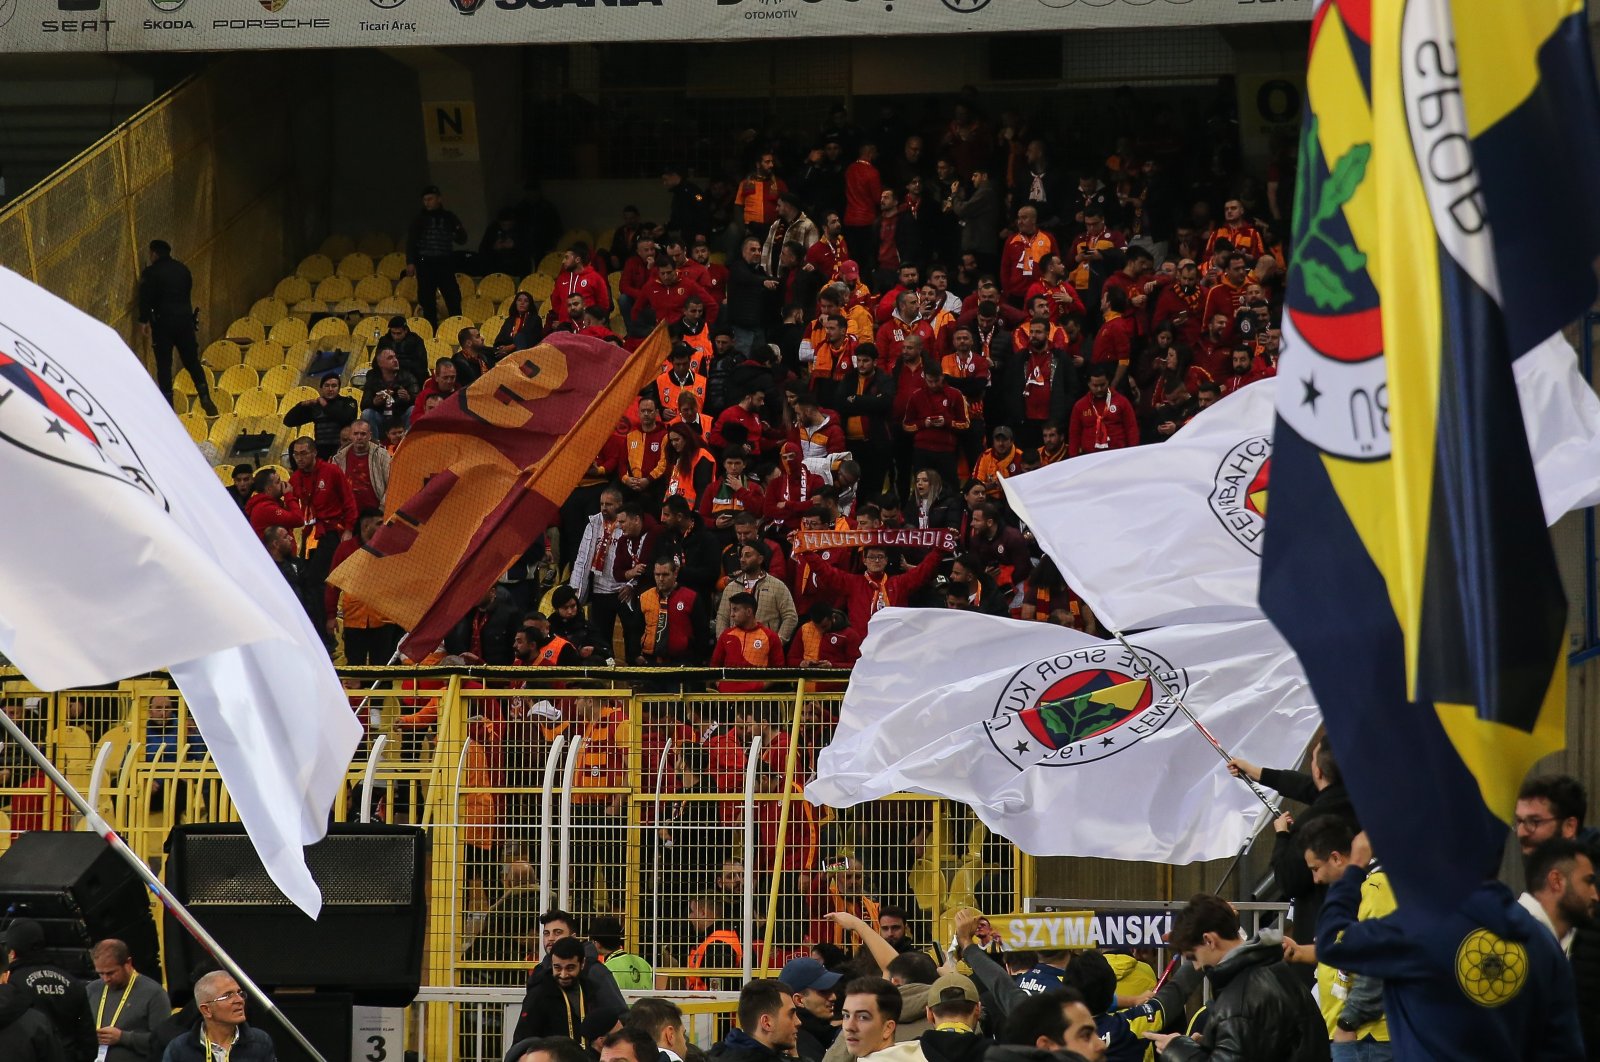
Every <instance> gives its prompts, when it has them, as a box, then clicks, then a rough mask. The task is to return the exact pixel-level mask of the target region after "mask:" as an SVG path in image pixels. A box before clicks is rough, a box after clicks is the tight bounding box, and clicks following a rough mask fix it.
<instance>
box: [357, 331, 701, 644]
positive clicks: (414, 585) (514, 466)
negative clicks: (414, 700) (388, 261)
mask: <svg viewBox="0 0 1600 1062" xmlns="http://www.w3.org/2000/svg"><path fill="white" fill-rule="evenodd" d="M670 346H671V340H670V339H669V337H668V336H667V332H666V329H665V328H664V327H662V328H657V329H656V330H655V332H653V333H652V334H651V335H650V338H648V339H646V340H645V342H644V344H643V345H642V346H640V347H639V349H638V350H636V351H634V352H633V353H632V354H630V353H628V351H627V350H625V349H623V348H622V347H619V346H616V345H615V344H612V343H604V342H601V341H600V340H598V339H592V338H590V337H588V336H579V335H571V334H567V333H557V334H555V335H552V336H548V337H546V338H545V340H544V341H543V342H541V343H540V344H539V345H538V346H536V347H534V348H533V349H532V350H522V351H517V352H516V353H514V354H509V355H507V356H506V357H505V358H503V359H502V360H501V361H500V363H499V364H498V365H496V366H495V367H494V368H493V369H491V370H489V371H488V372H487V373H485V374H484V375H483V376H482V377H480V378H479V379H478V380H477V381H476V382H474V383H473V385H472V386H471V387H468V388H466V389H464V390H462V391H458V392H457V393H456V394H454V395H452V396H451V397H450V398H448V399H446V400H445V401H444V402H442V403H440V404H439V405H437V406H435V407H434V409H433V411H432V412H430V413H429V414H428V415H427V416H425V417H419V418H418V419H417V421H416V423H415V424H413V426H412V428H411V431H410V433H409V434H408V435H407V436H406V440H405V442H404V443H402V444H401V446H400V449H399V450H397V451H396V452H395V459H394V468H393V470H392V471H391V472H390V475H389V487H388V491H387V499H386V502H387V504H386V507H385V508H386V511H385V513H384V521H383V527H382V528H381V529H380V530H379V531H378V533H377V534H376V535H375V536H373V539H372V541H371V542H369V543H368V544H367V545H366V546H365V547H364V548H363V549H361V550H358V551H357V552H355V553H353V554H351V556H350V557H349V559H348V560H346V561H345V562H344V563H343V564H341V565H339V567H338V569H337V570H335V571H334V573H333V575H332V576H331V581H332V582H333V583H334V585H336V586H339V587H341V588H342V589H345V590H348V591H350V593H351V594H353V595H354V596H356V597H359V598H360V599H361V600H362V601H364V602H366V603H367V604H369V605H371V606H372V607H373V608H375V609H377V610H378V611H379V612H381V613H383V614H384V615H386V616H392V617H394V619H395V620H396V621H398V622H399V623H401V624H403V625H404V626H405V628H406V629H407V630H408V631H410V632H411V633H410V634H408V635H407V636H406V640H405V641H404V642H403V643H402V644H401V649H402V650H403V651H404V652H405V654H406V655H407V656H408V657H410V658H411V659H413V660H420V659H421V658H422V657H424V656H426V655H427V654H428V653H430V652H432V651H433V650H434V649H435V648H436V647H437V646H438V645H439V642H440V641H441V640H442V639H443V638H444V636H445V634H446V633H447V632H448V631H449V630H450V628H451V627H452V626H454V625H455V624H456V623H457V622H458V621H459V620H460V619H461V617H462V616H464V615H466V613H467V611H468V610H469V609H471V607H472V606H473V605H474V604H475V603H476V602H477V601H479V600H480V599H481V598H482V597H483V595H484V593H485V592H486V591H487V590H488V589H489V587H491V586H492V585H494V582H495V580H496V579H498V578H499V577H500V575H501V573H502V572H504V571H505V570H506V568H507V567H508V566H509V565H510V564H511V562H512V561H514V560H516V559H517V558H518V557H520V556H521V555H522V554H523V553H524V552H525V551H526V550H527V548H528V546H529V545H531V544H532V543H533V541H534V539H536V538H537V537H538V536H539V535H541V534H543V533H544V531H545V529H546V528H547V527H549V526H550V525H551V524H552V523H553V522H554V521H555V519H556V516H557V513H558V511H559V510H560V508H561V503H562V502H563V501H565V500H566V498H567V495H568V494H570V493H571V492H572V489H573V488H574V487H576V486H577V485H578V481H579V480H580V479H581V478H582V477H583V475H584V473H585V472H586V471H588V469H589V467H590V466H591V465H592V464H593V462H594V456H595V454H597V453H599V452H600V448H601V446H602V445H603V444H604V442H605V439H606V437H607V436H608V435H609V434H610V433H611V432H612V431H613V430H614V429H615V428H616V426H617V420H618V418H619V417H621V416H622V414H623V413H624V412H625V411H626V410H627V408H628V406H629V405H630V404H631V403H632V402H633V399H634V397H635V396H636V395H638V393H639V391H640V390H642V389H643V388H644V387H645V386H646V385H647V384H648V383H649V381H650V379H651V378H652V377H653V376H654V375H655V373H656V372H657V371H658V370H659V369H660V367H661V364H662V363H663V362H664V361H665V360H666V355H667V350H668V348H669V347H670Z"/></svg>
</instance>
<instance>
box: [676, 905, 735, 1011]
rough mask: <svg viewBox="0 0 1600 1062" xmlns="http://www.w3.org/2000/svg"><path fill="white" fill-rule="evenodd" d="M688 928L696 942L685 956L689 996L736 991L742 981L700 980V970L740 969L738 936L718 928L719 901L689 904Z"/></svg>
mask: <svg viewBox="0 0 1600 1062" xmlns="http://www.w3.org/2000/svg"><path fill="white" fill-rule="evenodd" d="M689 925H690V926H691V927H693V929H694V932H695V935H697V936H698V937H699V938H700V943H698V944H696V945H695V946H694V948H693V950H691V951H690V952H689V959H688V962H687V963H685V965H686V966H688V967H689V969H690V970H694V971H697V972H695V973H691V974H690V975H689V977H688V980H687V982H686V983H685V987H687V988H688V989H689V990H690V991H691V992H721V991H734V990H737V989H738V987H739V984H740V982H741V980H742V978H741V977H740V976H739V975H738V974H737V973H736V974H735V975H734V976H732V977H703V976H701V975H700V974H699V973H698V971H700V970H735V971H737V970H740V969H741V968H742V967H743V965H744V943H743V942H742V941H741V940H740V939H739V934H737V933H735V932H734V931H733V930H731V929H728V928H726V927H724V926H723V925H722V900H721V899H720V898H719V897H716V896H695V897H692V898H691V899H690V900H689Z"/></svg>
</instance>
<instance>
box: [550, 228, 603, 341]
mask: <svg viewBox="0 0 1600 1062" xmlns="http://www.w3.org/2000/svg"><path fill="white" fill-rule="evenodd" d="M572 295H580V296H582V297H583V304H584V305H585V306H598V307H600V308H601V309H603V310H609V309H611V288H610V287H609V286H607V284H606V280H605V278H604V277H602V276H601V275H600V274H599V273H597V272H595V271H594V269H593V268H592V267H591V266H590V265H589V246H588V244H585V243H575V244H573V245H572V246H571V247H569V248H567V251H566V253H565V254H563V255H562V256H561V274H560V276H558V277H556V286H555V289H554V290H553V291H551V293H550V306H551V309H553V310H554V311H555V315H556V320H557V321H558V322H560V323H562V324H565V323H567V322H569V321H572V313H571V310H570V309H569V308H568V305H569V304H568V302H567V299H568V297H569V296H572ZM572 323H573V326H574V327H582V325H583V322H582V321H573V322H572Z"/></svg>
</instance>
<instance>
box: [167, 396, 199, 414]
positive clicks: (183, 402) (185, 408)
mask: <svg viewBox="0 0 1600 1062" xmlns="http://www.w3.org/2000/svg"><path fill="white" fill-rule="evenodd" d="M194 405H195V406H197V407H198V405H199V403H194ZM189 406H190V400H189V396H188V395H186V394H184V393H183V392H182V391H174V392H172V412H174V413H176V414H177V415H178V416H179V417H182V416H183V415H184V414H185V413H187V412H189Z"/></svg>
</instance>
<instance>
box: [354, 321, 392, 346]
mask: <svg viewBox="0 0 1600 1062" xmlns="http://www.w3.org/2000/svg"><path fill="white" fill-rule="evenodd" d="M388 330H389V318H387V317H383V316H380V315H378V314H373V315H372V316H371V317H363V318H362V319H361V320H359V321H357V322H356V323H355V324H353V325H351V326H350V334H351V335H352V336H355V337H356V338H357V339H359V340H361V342H363V343H367V344H372V343H376V342H377V341H378V340H380V339H382V338H383V334H384V333H385V332H387V331H388Z"/></svg>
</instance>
